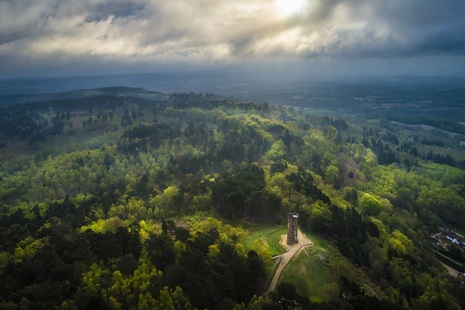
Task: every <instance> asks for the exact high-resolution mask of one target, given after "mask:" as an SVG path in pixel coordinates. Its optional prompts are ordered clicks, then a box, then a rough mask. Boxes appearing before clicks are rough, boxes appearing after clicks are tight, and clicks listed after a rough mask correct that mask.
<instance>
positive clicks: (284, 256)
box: [268, 229, 313, 292]
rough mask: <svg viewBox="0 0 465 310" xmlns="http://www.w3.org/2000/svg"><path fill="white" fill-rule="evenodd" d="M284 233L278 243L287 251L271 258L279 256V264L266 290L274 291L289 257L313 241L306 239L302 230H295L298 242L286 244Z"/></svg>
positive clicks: (310, 244) (289, 259)
mask: <svg viewBox="0 0 465 310" xmlns="http://www.w3.org/2000/svg"><path fill="white" fill-rule="evenodd" d="M286 238H287V236H286V235H282V236H281V241H280V242H279V244H281V245H282V246H284V247H285V248H286V249H287V252H285V253H283V254H280V255H277V256H275V257H273V258H281V260H280V262H279V266H278V268H277V269H276V272H275V274H274V276H273V279H272V280H271V283H270V287H269V288H268V292H271V291H274V290H275V289H276V285H277V284H278V281H279V278H280V277H281V273H282V272H283V270H284V268H286V266H287V264H288V263H289V262H290V261H291V259H292V258H293V257H294V256H295V255H296V254H298V253H299V252H300V251H301V250H302V249H304V248H307V247H310V246H312V245H313V241H311V240H310V239H308V238H307V237H306V236H305V235H304V234H302V232H301V231H300V229H299V231H298V232H297V238H298V240H299V242H298V243H296V244H293V245H288V244H286Z"/></svg>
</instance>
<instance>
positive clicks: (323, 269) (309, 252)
mask: <svg viewBox="0 0 465 310" xmlns="http://www.w3.org/2000/svg"><path fill="white" fill-rule="evenodd" d="M306 235H307V237H309V239H311V240H313V242H314V243H315V244H314V245H313V246H312V247H309V248H306V249H304V250H303V251H302V252H300V253H299V254H298V255H297V256H295V257H294V259H292V260H291V261H290V262H289V264H288V265H287V267H286V268H285V269H284V271H283V273H282V276H281V279H280V282H286V283H292V284H293V285H295V287H296V289H297V292H298V293H299V294H301V295H304V296H308V297H309V298H310V299H312V301H314V302H317V301H326V300H328V299H329V297H330V296H329V292H328V290H327V288H326V287H327V285H329V284H330V283H332V282H333V281H334V279H333V278H332V277H331V273H330V270H329V267H328V266H327V265H326V264H325V263H324V262H323V261H322V260H321V258H320V257H324V256H326V257H328V258H331V257H334V256H335V255H336V254H337V250H336V249H335V248H334V246H333V245H331V244H330V243H329V242H328V241H326V240H324V239H323V238H321V237H318V236H315V235H310V234H308V233H306Z"/></svg>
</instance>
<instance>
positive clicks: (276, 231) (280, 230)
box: [242, 226, 287, 256]
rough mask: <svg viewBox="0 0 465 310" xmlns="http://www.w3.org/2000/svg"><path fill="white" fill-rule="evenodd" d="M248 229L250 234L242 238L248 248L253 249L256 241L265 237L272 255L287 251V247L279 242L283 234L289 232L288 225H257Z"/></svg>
mask: <svg viewBox="0 0 465 310" xmlns="http://www.w3.org/2000/svg"><path fill="white" fill-rule="evenodd" d="M248 231H249V235H247V236H246V237H245V238H244V239H243V240H242V242H243V243H244V245H245V246H246V248H248V249H252V248H253V246H254V243H255V241H256V240H257V239H259V238H263V239H264V240H266V242H267V243H268V246H269V247H270V251H271V255H272V256H275V255H278V254H281V253H284V252H286V249H285V248H284V247H282V246H281V245H280V244H279V241H280V240H281V236H282V235H285V234H286V233H287V227H286V226H273V227H269V226H255V227H251V228H249V229H248Z"/></svg>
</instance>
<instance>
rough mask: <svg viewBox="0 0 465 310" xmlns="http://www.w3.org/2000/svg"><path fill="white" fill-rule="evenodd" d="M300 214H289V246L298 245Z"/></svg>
mask: <svg viewBox="0 0 465 310" xmlns="http://www.w3.org/2000/svg"><path fill="white" fill-rule="evenodd" d="M298 219H299V213H296V212H289V213H288V214H287V244H288V245H292V244H296V243H297V242H298V241H299V240H298V239H297V229H298V227H299V226H298Z"/></svg>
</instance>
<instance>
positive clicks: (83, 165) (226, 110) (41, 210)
mask: <svg viewBox="0 0 465 310" xmlns="http://www.w3.org/2000/svg"><path fill="white" fill-rule="evenodd" d="M10 99H11V98H10ZM10 99H8V98H2V100H3V101H2V103H3V104H4V105H3V106H2V107H0V124H1V125H0V163H1V165H0V201H1V202H2V204H1V209H0V235H1V238H0V240H1V243H0V308H2V309H3V308H5V309H18V308H21V309H23V308H27V309H52V308H54V307H55V308H64V309H99V308H101V309H155V308H160V309H170V308H171V309H195V308H198V309H203V308H208V309H288V308H287V307H291V306H292V307H297V308H299V307H300V308H308V307H310V306H313V307H319V308H322V309H333V308H339V307H342V306H344V307H346V309H351V308H353V309H360V308H386V309H388V308H389V309H393V308H414V309H419V308H420V309H423V308H425V309H429V308H435V309H446V308H451V309H459V308H460V307H464V306H465V286H464V285H462V283H461V281H460V280H459V279H455V278H452V277H449V275H448V273H447V270H446V269H445V268H444V267H443V266H442V265H441V264H440V263H439V262H438V260H437V259H441V260H442V261H443V262H445V263H447V264H448V265H454V267H455V268H456V269H460V271H461V272H463V271H464V270H463V267H464V264H465V253H464V250H463V247H462V246H461V245H457V244H454V243H452V242H448V241H447V239H441V238H440V237H438V238H439V239H438V240H440V242H439V244H438V243H437V242H436V241H434V242H431V238H430V235H432V234H435V233H438V232H440V228H445V227H449V228H452V229H453V230H456V231H457V232H460V231H462V230H464V231H465V209H464V207H465V172H464V171H463V168H464V167H465V162H464V160H463V157H462V154H463V147H461V146H460V141H462V140H463V139H464V138H463V137H462V136H461V135H460V134H457V135H455V136H450V135H448V134H447V133H443V132H436V131H434V130H433V131H421V130H416V129H415V128H411V127H409V126H401V125H399V123H396V122H394V120H398V119H399V120H400V116H401V115H402V113H403V112H402V109H401V108H400V107H397V108H399V111H396V112H395V113H394V112H393V111H388V112H386V113H384V112H380V111H378V110H376V111H371V108H370V109H369V112H367V113H368V114H364V115H363V117H360V116H359V115H358V114H351V113H350V110H349V109H348V108H347V109H346V110H344V111H340V110H339V112H338V113H334V114H332V115H331V116H319V115H315V114H311V113H308V110H307V112H306V110H305V109H294V108H292V107H280V106H273V105H268V104H255V103H245V102H236V101H233V100H230V99H226V98H223V97H220V96H214V95H210V94H206V95H203V94H193V93H191V94H162V93H157V92H149V91H145V90H142V89H131V88H109V89H94V90H80V91H75V92H69V93H63V94H57V95H47V96H46V97H40V100H37V98H36V99H35V100H33V101H31V100H30V99H28V98H27V97H21V96H17V97H15V98H14V99H11V100H10ZM408 109H410V107H409V108H408ZM358 112H359V111H358ZM396 113H397V114H396ZM367 115H369V116H370V117H367ZM408 116H409V115H407V114H406V115H405V120H406V119H408ZM290 210H292V211H295V212H299V225H300V227H301V228H302V229H304V230H305V231H308V232H310V233H311V234H313V235H315V236H318V237H317V238H318V246H321V251H326V250H325V249H327V251H328V253H330V255H327V256H325V257H324V259H322V260H320V261H319V262H316V263H318V264H319V265H318V266H325V267H322V268H328V269H327V270H325V271H324V272H321V274H322V276H321V277H322V281H323V277H324V281H325V282H324V288H323V289H322V288H321V287H320V288H318V289H319V290H322V291H323V290H324V291H323V292H319V293H318V294H319V296H323V297H321V298H319V299H315V298H311V297H312V296H315V294H314V293H313V292H305V291H303V290H300V289H299V286H298V285H295V284H299V283H300V284H302V283H301V282H300V281H299V280H298V279H297V280H292V278H295V275H294V277H289V276H288V277H287V278H289V279H291V280H290V281H288V282H284V281H283V282H282V283H281V285H279V286H278V288H277V290H276V291H275V292H270V293H266V292H267V289H268V285H269V281H270V280H271V278H272V276H273V270H274V269H273V261H272V258H271V256H272V254H271V253H272V251H271V250H270V248H272V249H275V248H276V245H269V244H268V243H267V242H266V240H264V239H263V238H257V239H256V240H255V241H254V242H252V241H251V240H250V238H248V237H250V236H251V235H253V228H254V227H256V226H257V225H259V226H260V227H274V226H279V227H282V225H283V224H284V225H285V223H286V214H287V212H288V211H290ZM451 233H452V232H451ZM322 240H324V241H322ZM323 244H324V245H325V246H324V247H323V246H322V245H323ZM318 249H320V248H318ZM273 252H275V250H273ZM305 253H306V252H304V255H305ZM311 253H313V252H311ZM315 253H316V254H315V255H321V254H318V252H315ZM307 255H308V254H307ZM323 260H324V264H323V263H322V262H321V261H323ZM314 261H316V260H315V257H311V258H309V260H308V261H307V260H306V259H305V258H302V257H301V256H299V260H298V261H297V262H296V263H295V264H294V265H295V266H305V264H308V263H309V262H314ZM295 268H303V267H295ZM292 281H297V282H296V283H292ZM310 287H316V285H315V284H314V283H313V284H312V286H310Z"/></svg>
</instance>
